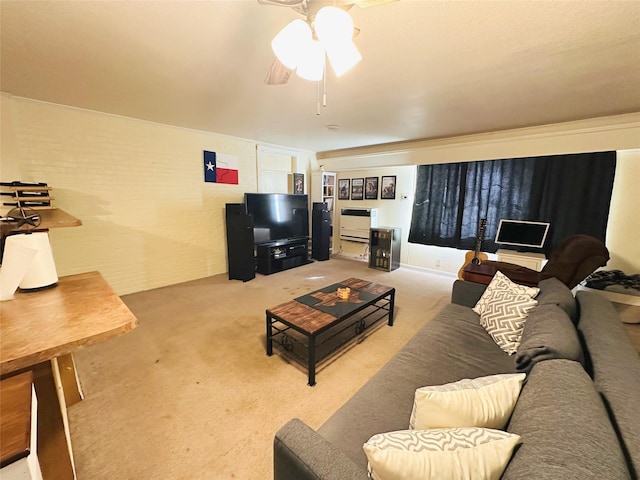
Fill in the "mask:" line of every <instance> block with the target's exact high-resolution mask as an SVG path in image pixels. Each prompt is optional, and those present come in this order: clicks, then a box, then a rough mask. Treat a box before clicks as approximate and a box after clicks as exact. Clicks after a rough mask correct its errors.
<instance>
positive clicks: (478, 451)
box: [363, 427, 520, 480]
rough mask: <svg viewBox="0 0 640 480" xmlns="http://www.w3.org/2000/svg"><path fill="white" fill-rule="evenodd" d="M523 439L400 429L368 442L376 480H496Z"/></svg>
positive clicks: (495, 433) (486, 432)
mask: <svg viewBox="0 0 640 480" xmlns="http://www.w3.org/2000/svg"><path fill="white" fill-rule="evenodd" d="M519 441H520V437H519V436H518V435H515V434H513V433H508V432H502V431H500V430H493V429H490V428H473V427H471V428H469V427H463V428H442V429H435V430H400V431H397V432H388V433H381V434H377V435H374V436H373V437H371V438H370V439H369V440H368V441H367V443H365V444H364V446H363V448H364V452H365V454H366V455H367V459H368V460H369V476H370V477H371V478H372V479H374V480H400V479H408V478H412V479H413V478H415V479H417V478H420V479H423V480H429V479H434V480H436V479H437V480H442V479H452V478H473V479H475V480H498V479H499V478H500V476H501V475H502V472H503V471H504V469H505V467H506V466H507V463H508V462H509V459H510V458H511V454H512V452H513V449H514V448H515V446H516V445H517V444H518V442H519Z"/></svg>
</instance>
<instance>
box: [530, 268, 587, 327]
mask: <svg viewBox="0 0 640 480" xmlns="http://www.w3.org/2000/svg"><path fill="white" fill-rule="evenodd" d="M538 286H539V287H540V293H539V294H538V296H537V297H536V300H537V301H538V305H547V304H552V305H557V306H558V307H560V308H561V309H562V310H564V311H565V312H566V313H567V315H569V318H570V319H571V321H572V322H573V323H574V324H576V323H578V304H577V302H576V299H575V297H574V296H573V293H571V290H569V287H567V286H566V285H565V284H564V283H562V282H561V281H560V280H558V279H557V278H555V277H553V278H548V279H546V280H542V281H541V282H540V283H539V284H538Z"/></svg>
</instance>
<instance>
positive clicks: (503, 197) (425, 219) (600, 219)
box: [409, 152, 616, 252]
mask: <svg viewBox="0 0 640 480" xmlns="http://www.w3.org/2000/svg"><path fill="white" fill-rule="evenodd" d="M615 164H616V153H615V152H598V153H586V154H573V155H553V156H547V157H528V158H515V159H505V160H488V161H478V162H464V163H448V164H436V165H420V166H418V175H417V181H416V199H415V204H414V207H413V216H412V219H411V229H410V231H409V242H411V243H421V244H425V245H437V246H443V247H455V248H461V249H465V250H473V248H474V245H475V240H476V236H477V229H478V224H479V222H480V219H482V218H485V219H486V220H487V225H486V234H485V239H484V242H483V244H482V249H483V251H488V252H495V251H496V250H497V249H498V246H497V245H496V244H495V243H494V242H493V239H494V238H495V233H496V230H497V227H498V223H499V221H500V219H501V218H508V219H514V220H530V221H542V222H549V223H551V227H550V230H549V235H548V237H547V238H548V239H547V243H546V246H545V248H544V250H545V251H550V250H551V249H552V248H553V246H555V245H557V244H558V243H560V241H562V240H563V239H564V238H566V237H568V236H570V235H574V234H576V233H586V234H588V235H592V236H594V237H596V238H599V239H601V240H603V241H604V239H605V232H606V227H607V219H608V216H609V204H610V201H611V192H612V189H613V178H614V174H615Z"/></svg>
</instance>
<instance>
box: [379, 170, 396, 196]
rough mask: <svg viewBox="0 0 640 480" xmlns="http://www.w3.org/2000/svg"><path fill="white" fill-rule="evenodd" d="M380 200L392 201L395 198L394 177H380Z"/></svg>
mask: <svg viewBox="0 0 640 480" xmlns="http://www.w3.org/2000/svg"><path fill="white" fill-rule="evenodd" d="M380 198H382V199H385V200H393V199H395V198H396V176H395V175H392V176H388V177H382V188H381V190H380Z"/></svg>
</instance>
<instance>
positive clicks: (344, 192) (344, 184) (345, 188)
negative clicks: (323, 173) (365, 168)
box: [338, 178, 351, 200]
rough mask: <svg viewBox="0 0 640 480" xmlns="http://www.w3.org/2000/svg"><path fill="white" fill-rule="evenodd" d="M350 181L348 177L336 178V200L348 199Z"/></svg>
mask: <svg viewBox="0 0 640 480" xmlns="http://www.w3.org/2000/svg"><path fill="white" fill-rule="evenodd" d="M350 183H351V180H350V179H348V178H341V179H340V180H338V200H349V189H350V185H349V184H350Z"/></svg>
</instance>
